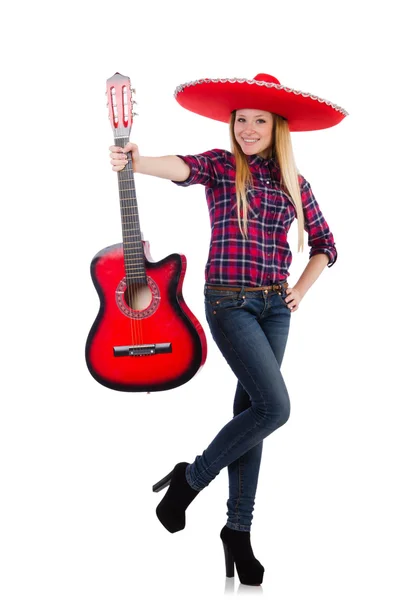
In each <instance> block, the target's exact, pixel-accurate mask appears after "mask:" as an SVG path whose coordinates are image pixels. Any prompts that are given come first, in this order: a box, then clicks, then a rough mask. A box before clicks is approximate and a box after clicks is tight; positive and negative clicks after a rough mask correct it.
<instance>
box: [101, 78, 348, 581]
mask: <svg viewBox="0 0 397 600" xmlns="http://www.w3.org/2000/svg"><path fill="white" fill-rule="evenodd" d="M176 99H177V100H178V102H179V103H180V104H181V105H182V106H183V107H185V108H187V109H188V110H191V111H193V112H196V113H198V114H201V115H203V116H206V117H208V118H212V119H217V120H220V121H225V122H229V123H230V137H231V152H229V151H227V150H219V149H216V150H211V151H208V152H204V153H203V154H199V155H195V156H163V157H158V158H154V157H143V156H140V154H139V150H138V147H137V146H136V145H135V144H131V143H128V144H127V145H126V146H125V147H124V148H119V147H117V146H111V147H110V150H111V164H112V165H113V170H114V171H119V170H121V169H123V168H124V166H125V165H126V164H127V161H128V160H129V153H131V157H132V162H133V169H134V171H135V172H136V173H143V174H147V175H153V176H156V177H162V178H165V179H170V180H172V181H173V182H175V183H176V184H178V185H182V186H188V185H192V184H196V183H200V184H202V185H204V186H205V192H206V198H207V204H208V210H209V217H210V222H211V242H210V249H209V254H208V261H207V264H206V269H205V280H206V281H205V291H204V294H205V311H206V318H207V321H208V325H209V327H210V330H211V333H212V336H213V338H214V340H215V342H216V344H217V345H218V347H219V349H220V351H221V352H222V354H223V356H224V357H225V359H226V361H227V362H228V364H229V365H230V367H231V369H232V371H233V373H234V374H235V376H236V377H237V389H236V394H235V398H234V406H233V414H234V418H233V419H232V420H231V421H229V422H228V423H227V424H226V425H225V426H224V427H223V429H221V431H220V432H219V433H218V434H217V435H216V437H215V438H214V440H213V441H212V442H211V443H210V444H209V445H208V447H207V448H206V449H205V450H204V451H203V452H202V454H201V455H198V456H197V457H196V459H195V460H194V461H193V462H192V463H190V464H189V463H187V462H181V463H178V464H177V465H176V466H175V467H174V469H173V470H172V471H171V473H169V474H168V475H167V476H166V477H164V478H163V479H162V480H161V481H159V482H158V483H157V484H155V485H154V486H153V491H155V492H158V491H160V490H162V489H163V488H165V487H166V486H169V488H168V490H167V493H166V494H165V496H164V498H163V499H162V501H161V502H160V504H159V505H158V507H157V509H156V513H157V516H158V518H159V520H160V521H161V523H162V524H163V525H164V527H166V528H167V529H168V531H170V532H172V533H174V532H176V531H180V530H181V529H183V528H184V526H185V511H186V508H187V507H188V506H189V504H190V503H191V502H192V500H193V499H194V498H195V497H196V496H197V494H198V493H199V492H200V491H201V490H203V489H204V488H205V487H206V486H208V484H209V483H210V482H211V481H212V480H213V479H214V478H215V477H216V476H217V475H218V473H219V472H220V471H221V469H223V468H224V467H227V468H228V474H229V498H228V501H227V517H228V518H227V522H226V525H225V526H224V527H223V529H222V531H221V534H220V535H221V539H222V542H223V545H224V550H225V559H226V574H227V576H233V574H234V564H236V568H237V571H238V574H239V578H240V581H241V582H242V583H244V584H248V585H259V584H261V583H262V580H263V572H264V568H263V566H262V565H261V564H260V562H259V561H258V560H257V559H256V558H255V556H254V554H253V551H252V548H251V543H250V530H251V523H252V513H253V509H254V502H255V494H256V489H257V482H258V474H259V467H260V462H261V454H262V441H263V439H264V438H265V437H267V436H268V435H270V434H271V433H272V432H273V431H275V430H276V429H278V428H279V427H281V426H282V425H283V424H284V423H286V421H287V420H288V417H289V412H290V401H289V396H288V391H287V388H286V386H285V383H284V379H283V377H282V374H281V371H280V367H281V363H282V360H283V355H284V351H285V347H286V343H287V338H288V331H289V325H290V319H291V313H292V312H294V311H296V310H297V309H298V307H299V304H300V302H301V300H302V298H303V297H304V295H305V294H306V292H307V291H308V289H309V288H310V287H311V285H312V284H313V283H314V282H315V281H316V279H317V278H318V277H319V275H320V273H321V272H322V271H323V269H324V268H325V267H326V266H327V265H328V266H329V267H330V266H331V265H333V264H334V263H335V261H336V259H337V251H336V248H335V244H334V238H333V235H332V233H331V231H330V229H329V227H328V224H327V222H326V221H325V219H324V216H323V214H322V212H321V210H320V208H319V205H318V203H317V201H316V199H315V198H314V196H313V193H312V190H311V187H310V185H309V183H308V182H307V181H306V179H304V178H303V177H302V176H301V175H300V174H298V171H297V168H296V165H295V161H294V157H293V151H292V146H291V138H290V131H305V130H313V129H322V128H327V127H331V126H333V125H336V124H337V123H339V122H340V121H341V120H342V119H343V118H344V116H346V114H347V113H346V112H345V111H344V110H343V109H341V108H340V107H338V106H336V105H333V104H331V103H330V102H327V101H324V100H322V99H320V98H317V97H316V96H311V95H309V94H304V93H303V92H298V91H295V90H291V89H289V88H285V87H284V86H282V85H280V83H279V81H278V80H277V79H275V78H274V77H272V76H270V75H264V74H260V75H257V76H256V77H255V78H254V79H253V80H242V79H239V80H235V79H231V80H200V81H195V82H192V83H189V84H185V85H183V86H180V87H179V88H177V90H176ZM295 218H297V219H298V231H299V240H298V251H299V250H301V249H303V236H304V233H303V231H304V229H305V230H306V231H307V234H308V244H309V246H310V257H309V262H308V265H307V267H306V268H305V270H304V272H303V273H302V275H301V277H300V278H299V279H298V281H297V282H296V283H295V285H293V286H289V285H288V282H287V278H288V276H289V272H288V268H289V266H290V264H291V260H292V255H291V252H290V249H289V245H288V242H287V234H288V230H289V228H290V226H291V223H292V222H293V220H294V219H295Z"/></svg>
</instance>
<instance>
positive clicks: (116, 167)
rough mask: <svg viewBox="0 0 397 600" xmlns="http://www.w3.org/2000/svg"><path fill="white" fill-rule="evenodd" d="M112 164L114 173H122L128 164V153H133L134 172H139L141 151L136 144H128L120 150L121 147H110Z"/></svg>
mask: <svg viewBox="0 0 397 600" xmlns="http://www.w3.org/2000/svg"><path fill="white" fill-rule="evenodd" d="M109 150H110V156H111V161H110V163H111V164H112V165H113V166H112V171H122V170H123V169H124V167H125V165H126V164H127V162H128V157H127V152H131V153H132V168H133V170H134V171H137V166H138V163H139V158H140V157H139V150H138V146H137V145H136V144H132V143H131V142H128V143H127V144H126V145H125V146H124V148H120V147H119V146H110V148H109Z"/></svg>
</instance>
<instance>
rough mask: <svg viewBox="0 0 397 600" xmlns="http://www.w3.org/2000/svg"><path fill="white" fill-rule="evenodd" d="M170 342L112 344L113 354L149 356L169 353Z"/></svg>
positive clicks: (170, 350)
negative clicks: (130, 344) (127, 344)
mask: <svg viewBox="0 0 397 600" xmlns="http://www.w3.org/2000/svg"><path fill="white" fill-rule="evenodd" d="M170 352H172V344H171V343H164V344H140V345H137V346H113V355H114V356H150V355H153V354H169V353H170Z"/></svg>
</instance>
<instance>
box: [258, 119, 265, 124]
mask: <svg viewBox="0 0 397 600" xmlns="http://www.w3.org/2000/svg"><path fill="white" fill-rule="evenodd" d="M265 122H266V121H265V119H258V123H265Z"/></svg>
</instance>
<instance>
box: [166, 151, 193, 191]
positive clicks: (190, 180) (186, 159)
mask: <svg viewBox="0 0 397 600" xmlns="http://www.w3.org/2000/svg"><path fill="white" fill-rule="evenodd" d="M176 156H178V157H179V158H181V159H182V160H183V162H185V163H186V164H187V166H188V167H189V168H190V175H189V177H188V178H187V179H185V181H174V180H173V179H171V182H172V183H175V185H180V186H182V187H187V186H188V185H191V184H192V183H195V181H194V180H195V178H196V177H197V174H198V172H199V169H198V166H197V163H196V162H194V161H192V160H189V157H187V156H182V155H181V154H176Z"/></svg>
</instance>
